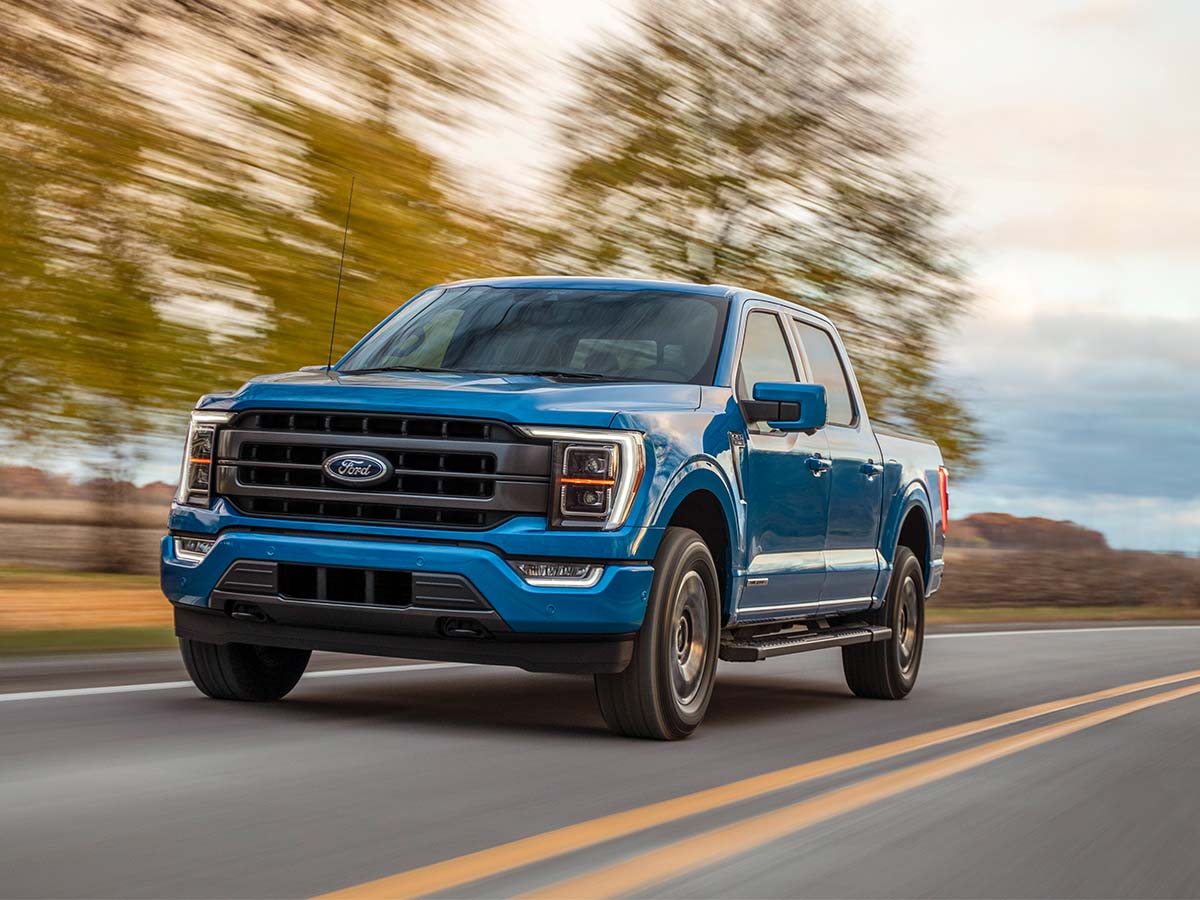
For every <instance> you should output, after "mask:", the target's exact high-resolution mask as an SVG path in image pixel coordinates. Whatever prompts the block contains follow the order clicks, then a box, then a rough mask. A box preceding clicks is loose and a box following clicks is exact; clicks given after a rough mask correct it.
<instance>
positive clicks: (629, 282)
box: [454, 275, 736, 297]
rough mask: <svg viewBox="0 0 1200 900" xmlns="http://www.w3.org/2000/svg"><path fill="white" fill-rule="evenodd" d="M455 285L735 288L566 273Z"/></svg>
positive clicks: (717, 291)
mask: <svg viewBox="0 0 1200 900" xmlns="http://www.w3.org/2000/svg"><path fill="white" fill-rule="evenodd" d="M454 284H455V285H467V284H479V285H487V286H488V287H531V288H532V287H544V288H578V289H580V290H592V291H604V290H609V291H647V290H652V291H675V292H678V293H687V294H707V295H709V296H713V297H724V296H726V295H728V294H729V293H730V292H731V291H734V290H736V289H735V288H731V287H729V286H728V285H724V284H689V283H688V282H685V281H656V280H654V279H650V278H591V277H579V276H567V275H522V276H516V277H509V278H472V279H470V280H467V281H456V282H454Z"/></svg>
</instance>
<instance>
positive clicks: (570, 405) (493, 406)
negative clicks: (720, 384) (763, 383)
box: [199, 371, 700, 428]
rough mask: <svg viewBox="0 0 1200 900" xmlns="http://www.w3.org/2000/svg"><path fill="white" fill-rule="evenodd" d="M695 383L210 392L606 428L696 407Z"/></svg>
mask: <svg viewBox="0 0 1200 900" xmlns="http://www.w3.org/2000/svg"><path fill="white" fill-rule="evenodd" d="M699 405H700V387H699V386H698V385H694V384H660V383H645V382H584V383H579V382H562V381H555V380H552V379H549V378H542V377H539V376H531V375H478V374H474V373H456V372H395V373H379V374H372V375H338V374H337V373H336V372H335V373H333V375H332V376H331V375H327V374H326V373H325V372H323V371H321V372H288V373H285V374H282V375H264V376H262V377H259V378H255V379H253V380H252V381H249V382H247V383H246V384H245V385H243V386H242V387H241V388H240V389H239V390H237V391H235V392H233V393H228V394H210V395H207V396H205V397H202V398H201V399H200V404H199V407H200V408H202V409H209V410H231V411H240V410H245V409H320V410H337V411H347V412H377V413H386V412H396V413H411V414H417V415H434V416H447V415H450V416H456V417H458V416H461V417H463V418H483V419H497V420H500V421H502V422H512V423H515V424H527V425H576V426H581V427H589V426H590V427H593V428H603V427H606V426H607V425H608V424H609V423H610V422H611V421H612V420H613V417H614V416H616V415H617V414H618V413H636V412H651V411H663V412H665V411H669V410H692V409H696V408H697V407H698V406H699Z"/></svg>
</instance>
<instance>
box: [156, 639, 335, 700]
mask: <svg viewBox="0 0 1200 900" xmlns="http://www.w3.org/2000/svg"><path fill="white" fill-rule="evenodd" d="M179 651H180V653H181V654H182V656H183V664H184V666H185V667H187V672H188V675H190V676H191V679H192V683H193V684H195V685H196V687H198V688H200V690H201V691H203V692H204V693H205V694H207V695H208V696H210V697H212V698H213V699H215V700H278V699H280V698H281V697H283V696H285V695H286V694H287V693H288V691H290V690H291V689H292V688H294V687H295V686H296V682H298V681H299V680H300V676H301V675H303V674H304V669H305V667H306V666H307V665H308V658H309V657H310V656H311V655H312V651H310V650H289V649H287V648H284V647H262V646H259V645H257V644H206V643H204V642H203V641H192V640H188V639H187V638H180V639H179Z"/></svg>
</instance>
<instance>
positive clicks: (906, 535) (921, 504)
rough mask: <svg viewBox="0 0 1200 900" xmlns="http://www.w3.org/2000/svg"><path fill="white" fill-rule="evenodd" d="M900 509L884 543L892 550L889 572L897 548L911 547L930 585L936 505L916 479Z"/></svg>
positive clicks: (888, 560)
mask: <svg viewBox="0 0 1200 900" xmlns="http://www.w3.org/2000/svg"><path fill="white" fill-rule="evenodd" d="M895 509H896V512H895V514H894V515H893V516H891V517H889V522H888V528H887V529H886V531H885V533H884V540H883V542H882V546H883V547H884V548H885V549H884V552H885V553H887V554H888V556H887V557H886V558H887V564H888V569H889V574H890V570H891V567H892V566H893V565H894V563H895V561H896V551H897V550H898V549H899V548H900V547H907V548H908V549H909V550H911V551H912V552H913V555H914V556H916V557H917V561H918V562H919V563H920V564H921V573H922V575H923V576H924V579H925V584H926V585H927V586H928V584H929V577H930V568H931V566H932V564H933V546H934V540H933V507H932V505H931V503H930V499H929V494H928V493H927V492H926V490H925V488H924V486H923V485H922V484H921V483H920V482H913V483H912V484H910V485H909V486H908V488H907V490H905V492H904V494H903V495H902V497H901V500H900V502H898V503H897V504H896V507H895Z"/></svg>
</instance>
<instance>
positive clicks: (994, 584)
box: [933, 549, 1200, 613]
mask: <svg viewBox="0 0 1200 900" xmlns="http://www.w3.org/2000/svg"><path fill="white" fill-rule="evenodd" d="M933 605H934V606H937V607H951V606H953V607H992V606H1009V607H1025V606H1046V607H1060V608H1071V607H1111V606H1159V607H1163V608H1168V609H1191V610H1192V611H1193V612H1196V613H1200V559H1194V558H1190V557H1183V556H1169V555H1165V554H1161V553H1139V552H1132V551H1118V550H1103V551H1086V552H1085V551H1078V552H1071V551H1059V550H1045V551H1038V550H955V549H951V550H949V551H948V552H947V554H946V576H945V579H944V582H943V585H942V589H941V590H940V591H938V593H937V594H936V595H935V598H934V600H933Z"/></svg>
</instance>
